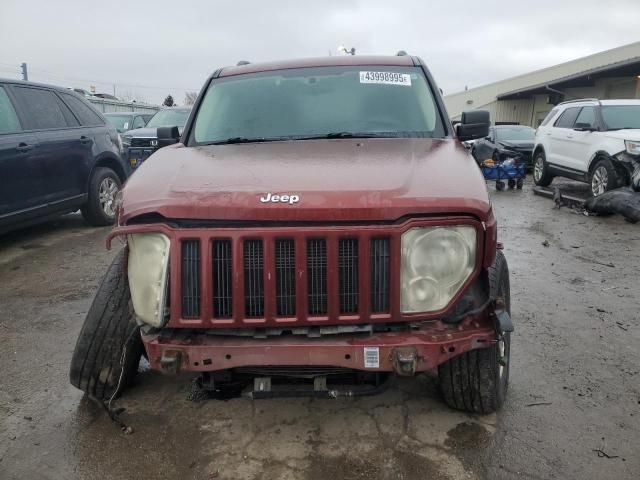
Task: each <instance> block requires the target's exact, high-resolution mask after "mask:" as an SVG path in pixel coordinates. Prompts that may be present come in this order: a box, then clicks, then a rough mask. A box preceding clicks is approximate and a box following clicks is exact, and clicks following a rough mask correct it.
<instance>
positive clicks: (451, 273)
mask: <svg viewBox="0 0 640 480" xmlns="http://www.w3.org/2000/svg"><path fill="white" fill-rule="evenodd" d="M475 264H476V229H475V228H474V227H472V226H466V225H459V226H453V227H426V228H413V229H411V230H408V231H406V232H405V233H404V234H403V235H402V267H401V274H400V278H401V280H400V281H401V288H402V293H401V299H400V303H401V310H402V312H403V313H416V312H434V311H437V310H441V309H443V308H444V307H446V306H447V304H448V303H449V302H450V301H451V299H452V298H453V297H454V295H455V294H456V293H457V292H458V291H459V290H460V288H461V287H462V285H463V284H464V283H465V282H466V281H467V279H468V278H469V276H470V275H471V274H472V272H473V270H474V268H475Z"/></svg>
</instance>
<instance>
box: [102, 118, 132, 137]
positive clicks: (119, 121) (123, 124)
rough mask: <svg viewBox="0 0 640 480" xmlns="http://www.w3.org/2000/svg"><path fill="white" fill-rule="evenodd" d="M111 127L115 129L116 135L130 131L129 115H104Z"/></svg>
mask: <svg viewBox="0 0 640 480" xmlns="http://www.w3.org/2000/svg"><path fill="white" fill-rule="evenodd" d="M105 117H107V120H108V121H109V123H110V124H111V125H113V126H114V127H116V130H117V131H118V133H123V132H126V131H127V130H130V129H131V120H132V117H131V115H105Z"/></svg>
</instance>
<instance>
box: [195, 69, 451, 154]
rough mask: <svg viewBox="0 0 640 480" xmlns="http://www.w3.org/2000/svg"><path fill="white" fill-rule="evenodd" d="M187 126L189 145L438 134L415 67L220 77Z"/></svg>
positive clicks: (440, 130)
mask: <svg viewBox="0 0 640 480" xmlns="http://www.w3.org/2000/svg"><path fill="white" fill-rule="evenodd" d="M370 71H374V72H376V73H371V72H370ZM378 72H380V73H378ZM361 74H363V75H361ZM366 75H369V78H367V77H366ZM387 77H388V78H387ZM401 78H402V79H406V81H404V82H400V81H399V79H401ZM394 79H396V80H394ZM409 79H410V80H409ZM387 80H388V81H387ZM311 112H313V114H311ZM194 125H195V127H194V130H193V132H192V134H191V141H194V142H195V143H197V144H206V143H215V142H220V141H224V140H226V139H229V138H235V137H240V138H248V139H255V138H271V139H273V138H276V139H296V138H304V137H309V136H322V135H327V134H329V133H340V132H348V133H355V134H358V133H359V134H375V135H380V136H385V135H386V136H395V137H397V136H402V137H443V136H444V135H445V129H444V126H443V124H442V120H441V116H440V114H439V111H438V107H437V105H436V103H435V100H434V98H433V95H432V93H431V90H430V88H429V85H428V83H427V81H426V78H425V77H424V75H423V74H422V71H421V70H420V69H419V68H415V67H380V66H376V67H367V66H356V67H354V66H349V67H314V68H299V69H291V70H280V71H275V72H261V73H255V74H246V75H239V76H232V77H223V78H220V79H218V80H216V81H214V82H213V83H212V84H211V85H210V86H209V88H208V90H207V92H206V93H205V95H204V100H203V102H202V104H201V106H200V110H199V112H198V115H197V117H196V119H195V124H194Z"/></svg>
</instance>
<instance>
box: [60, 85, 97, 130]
mask: <svg viewBox="0 0 640 480" xmlns="http://www.w3.org/2000/svg"><path fill="white" fill-rule="evenodd" d="M63 95H64V101H65V102H66V103H67V105H69V106H70V107H71V110H73V113H74V114H75V115H76V117H78V119H79V120H80V124H81V125H82V126H83V127H95V126H98V125H104V122H103V121H102V119H101V118H100V116H99V115H98V114H97V113H96V112H94V111H93V109H92V108H91V107H90V106H89V105H87V104H86V103H84V102H83V101H82V100H80V99H79V98H77V97H75V96H73V95H69V94H66V93H65V94H63Z"/></svg>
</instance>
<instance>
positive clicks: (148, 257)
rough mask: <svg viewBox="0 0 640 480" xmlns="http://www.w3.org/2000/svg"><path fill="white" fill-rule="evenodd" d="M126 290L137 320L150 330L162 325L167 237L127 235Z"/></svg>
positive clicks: (166, 270)
mask: <svg viewBox="0 0 640 480" xmlns="http://www.w3.org/2000/svg"><path fill="white" fill-rule="evenodd" d="M128 243H129V267H128V274H129V289H130V290H131V300H132V302H133V309H134V310H135V312H136V316H137V317H138V319H139V320H140V321H142V322H144V323H147V324H149V325H152V326H154V327H161V326H162V325H163V324H164V306H165V303H166V298H165V297H166V293H167V272H168V265H169V246H170V242H169V238H167V236H166V235H163V234H162V233H136V234H133V235H129V236H128Z"/></svg>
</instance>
